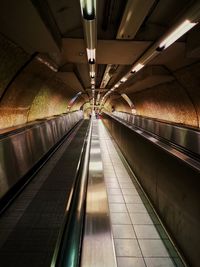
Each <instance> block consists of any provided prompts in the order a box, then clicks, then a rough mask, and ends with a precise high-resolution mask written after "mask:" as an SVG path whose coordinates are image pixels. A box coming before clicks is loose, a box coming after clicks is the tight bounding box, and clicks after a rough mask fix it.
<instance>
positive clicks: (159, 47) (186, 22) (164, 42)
mask: <svg viewBox="0 0 200 267" xmlns="http://www.w3.org/2000/svg"><path fill="white" fill-rule="evenodd" d="M199 21H200V2H199V1H197V2H195V4H193V5H192V6H191V7H190V8H188V10H187V11H186V12H185V13H184V14H183V15H182V17H181V18H180V19H179V20H178V21H177V22H176V23H175V24H174V25H173V26H172V27H171V28H170V29H169V30H168V31H167V32H166V33H165V34H164V35H163V36H162V37H161V38H159V39H158V41H156V42H155V43H154V44H153V45H152V46H151V47H150V48H149V49H147V51H146V52H145V53H144V54H143V55H142V56H141V57H140V58H139V59H138V60H137V61H136V62H135V63H134V64H133V65H132V69H131V71H129V72H128V73H127V74H126V75H125V76H124V77H122V78H121V79H120V81H118V82H117V83H116V84H115V85H114V86H113V88H111V89H110V90H109V91H108V92H107V93H106V94H105V95H104V98H103V99H102V102H103V101H105V98H106V97H107V96H108V95H109V94H110V93H112V92H113V91H114V90H115V89H116V88H117V87H119V86H120V84H121V83H124V82H126V81H127V80H128V79H129V78H131V77H132V76H133V75H135V73H137V72H138V71H140V70H141V69H142V68H143V67H145V65H146V64H147V63H149V62H150V61H151V60H152V59H153V58H155V57H156V56H157V55H159V54H160V53H161V52H162V51H163V50H164V49H167V48H168V47H169V46H170V45H171V44H173V43H174V42H175V41H176V40H178V39H179V38H180V37H181V36H182V35H184V34H185V33H186V32H188V31H189V30H190V29H191V28H192V27H194V26H195V25H196V24H198V23H199Z"/></svg>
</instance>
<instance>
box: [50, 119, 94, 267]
mask: <svg viewBox="0 0 200 267" xmlns="http://www.w3.org/2000/svg"><path fill="white" fill-rule="evenodd" d="M91 136H92V120H90V125H89V128H88V132H87V138H86V139H85V141H84V144H83V147H82V150H81V154H80V158H79V163H78V166H77V170H76V179H75V181H74V184H73V187H72V189H71V192H70V197H69V200H68V203H67V207H66V211H65V216H64V221H63V225H62V227H61V230H60V233H59V236H58V239H57V243H56V247H55V250H54V254H53V258H52V262H51V267H58V266H60V267H61V266H63V267H64V266H70V267H77V266H79V261H80V253H81V243H82V233H83V220H84V213H85V200H86V190H87V180H88V167H89V158H90V145H91Z"/></svg>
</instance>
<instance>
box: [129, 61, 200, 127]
mask: <svg viewBox="0 0 200 267" xmlns="http://www.w3.org/2000/svg"><path fill="white" fill-rule="evenodd" d="M199 72H200V63H195V64H193V65H191V66H187V67H185V68H182V69H179V70H177V71H175V72H174V73H171V75H172V76H173V77H174V78H175V80H174V81H172V82H168V83H163V84H160V85H157V86H154V87H151V88H149V89H146V90H143V91H140V92H136V93H129V94H128V96H129V97H130V99H131V100H132V102H133V103H134V105H135V108H136V111H137V115H142V116H146V117H151V118H156V119H160V120H165V121H170V122H175V123H181V124H185V125H190V126H194V127H200V75H199Z"/></svg>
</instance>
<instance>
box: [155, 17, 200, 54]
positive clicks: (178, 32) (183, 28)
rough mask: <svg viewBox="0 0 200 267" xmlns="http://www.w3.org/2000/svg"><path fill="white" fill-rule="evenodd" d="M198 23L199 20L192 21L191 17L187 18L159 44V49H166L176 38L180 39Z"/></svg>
mask: <svg viewBox="0 0 200 267" xmlns="http://www.w3.org/2000/svg"><path fill="white" fill-rule="evenodd" d="M196 24H197V22H191V21H190V20H189V19H186V20H185V21H183V22H182V23H181V24H180V25H179V26H178V27H177V28H176V29H175V30H174V31H173V32H172V33H170V34H169V35H168V36H167V37H166V38H165V39H164V40H163V41H162V42H161V43H160V44H159V47H158V48H157V50H159V49H160V50H163V49H166V48H167V47H169V46H170V45H171V44H173V43H174V42H175V41H176V40H178V39H179V38H180V37H181V36H182V35H184V34H185V33H186V32H188V31H189V30H190V29H192V28H193V27H194V26H195V25H196Z"/></svg>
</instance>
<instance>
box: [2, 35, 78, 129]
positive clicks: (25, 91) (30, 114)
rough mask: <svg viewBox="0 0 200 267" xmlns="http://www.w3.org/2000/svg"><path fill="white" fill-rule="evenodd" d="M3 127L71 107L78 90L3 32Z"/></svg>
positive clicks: (58, 112) (54, 113)
mask: <svg viewBox="0 0 200 267" xmlns="http://www.w3.org/2000/svg"><path fill="white" fill-rule="evenodd" d="M0 72H1V75H0V129H3V128H7V127H13V126H16V125H21V124H24V123H27V122H30V121H34V120H36V119H42V118H46V117H49V116H53V115H59V114H62V113H65V112H66V111H67V106H68V102H69V101H70V100H71V98H72V97H74V95H75V94H76V93H77V92H76V90H77V89H76V88H75V89H73V88H71V87H70V86H68V85H67V84H66V83H64V82H62V80H60V79H59V77H57V74H56V72H54V71H52V70H51V69H50V68H48V67H47V66H46V65H45V64H43V63H41V62H40V61H38V60H37V58H36V57H34V56H31V55H28V54H27V53H26V52H24V50H23V49H22V48H20V47H19V46H17V45H16V44H14V43H13V42H12V41H11V40H8V39H7V38H6V37H5V36H3V35H0Z"/></svg>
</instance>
